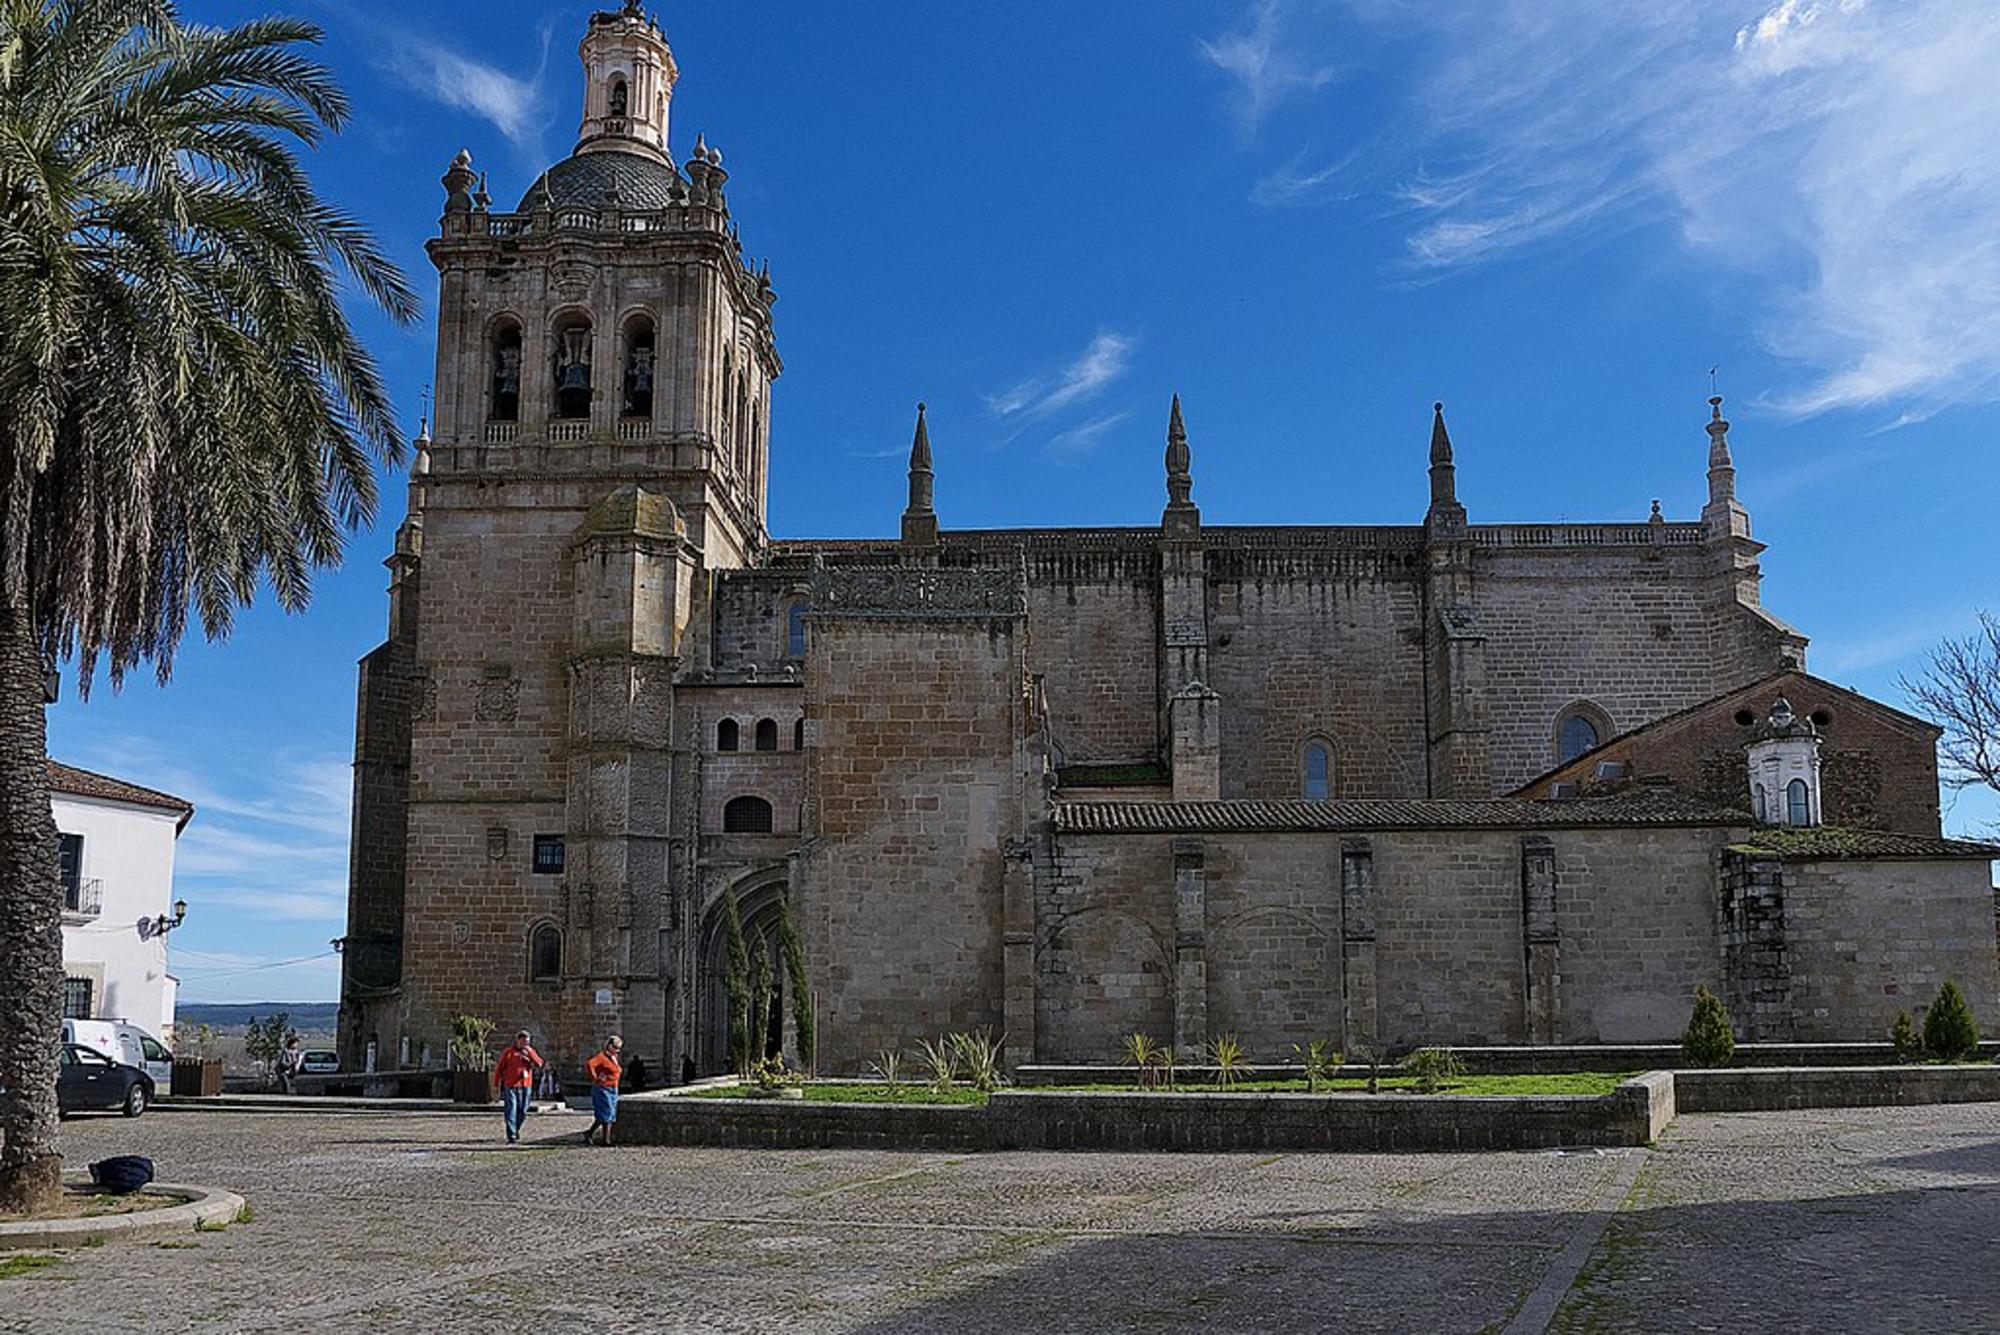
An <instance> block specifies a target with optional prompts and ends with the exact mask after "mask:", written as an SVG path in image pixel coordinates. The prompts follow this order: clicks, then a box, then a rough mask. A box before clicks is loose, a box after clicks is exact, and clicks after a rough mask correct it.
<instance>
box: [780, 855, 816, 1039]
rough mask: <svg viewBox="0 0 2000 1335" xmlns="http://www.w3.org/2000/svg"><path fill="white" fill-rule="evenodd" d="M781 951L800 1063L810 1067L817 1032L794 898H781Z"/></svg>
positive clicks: (788, 896)
mask: <svg viewBox="0 0 2000 1335" xmlns="http://www.w3.org/2000/svg"><path fill="white" fill-rule="evenodd" d="M778 953H779V954H780V955H781V956H783V958H784V964H785V982H786V984H787V985H789V986H790V987H791V989H792V1032H793V1033H794V1034H796V1035H797V1036H798V1045H799V1064H800V1065H801V1066H804V1067H806V1068H807V1069H808V1070H810V1069H811V1068H812V1064H813V1049H814V1047H815V1046H816V1044H817V1041H818V1035H817V1034H816V1033H814V1032H813V1006H812V992H811V991H810V990H809V989H808V988H807V987H806V954H805V948H804V947H803V946H801V945H800V944H799V926H798V924H797V923H796V922H794V921H793V920H792V897H791V896H790V895H786V896H785V897H784V898H783V899H781V900H779V901H778Z"/></svg>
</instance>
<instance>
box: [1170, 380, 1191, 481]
mask: <svg viewBox="0 0 2000 1335" xmlns="http://www.w3.org/2000/svg"><path fill="white" fill-rule="evenodd" d="M1193 464H1194V455H1193V453H1192V452H1191V451H1190V450H1189V449H1188V438H1187V425H1186V424H1185V423H1184V422H1182V421H1181V396H1180V395H1178V394H1176V395H1174V401H1173V406H1172V407H1170V408H1169V409H1168V410H1167V508H1168V509H1169V510H1186V509H1191V508H1193V505H1194V502H1192V501H1190V500H1189V499H1188V496H1189V493H1191V492H1192V491H1193V490H1194V474H1193V472H1192V468H1193Z"/></svg>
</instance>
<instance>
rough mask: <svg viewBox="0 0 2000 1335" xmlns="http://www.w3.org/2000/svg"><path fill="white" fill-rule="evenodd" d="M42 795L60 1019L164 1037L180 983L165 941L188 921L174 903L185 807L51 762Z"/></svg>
mask: <svg viewBox="0 0 2000 1335" xmlns="http://www.w3.org/2000/svg"><path fill="white" fill-rule="evenodd" d="M49 797H50V803H51V805H52V806H53V807H54V809H55V817H56V831H57V835H58V839H59V849H60V857H59V866H60V872H61V876H62V885H63V1015H64V1016H65V1017H67V1018H70V1019H79V1020H82V1019H105V1020H126V1021H129V1022H130V1023H132V1024H135V1025H137V1026H139V1028H141V1029H144V1030H147V1031H148V1032H150V1033H153V1034H156V1035H158V1036H159V1037H161V1038H171V1036H172V1034H173V1027H174V993H175V990H176V988H177V986H178V983H177V980H176V979H175V978H174V976H173V975H172V974H171V973H169V972H168V971H167V934H168V932H169V931H170V930H171V929H172V927H173V926H174V925H177V923H178V921H179V919H180V918H181V917H183V916H185V914H186V909H185V907H184V906H183V907H178V908H177V907H176V904H175V901H174V844H175V841H176V840H177V839H179V838H180V833H181V830H182V829H184V828H185V827H186V826H187V823H188V821H189V819H190V818H191V817H193V815H194V807H193V805H192V804H191V803H189V802H186V801H184V800H182V799H181V798H178V797H174V796H173V795H171V794H169V793H162V792H156V791H154V790H153V789H151V788H141V787H139V786H138V785H137V784H131V783H126V782H124V781H123V780H122V779H113V778H110V777H108V776H106V775H103V774H92V773H91V772H90V771H89V770H81V769H73V768H71V767H70V766H68V765H62V764H58V763H57V762H55V761H53V760H51V761H50V762H49Z"/></svg>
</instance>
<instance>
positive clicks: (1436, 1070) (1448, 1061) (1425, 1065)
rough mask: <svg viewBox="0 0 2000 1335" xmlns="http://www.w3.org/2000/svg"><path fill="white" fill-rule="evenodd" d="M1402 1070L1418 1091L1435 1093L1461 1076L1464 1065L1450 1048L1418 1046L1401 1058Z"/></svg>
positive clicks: (1463, 1072) (1463, 1071)
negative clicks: (1413, 1082) (1414, 1083)
mask: <svg viewBox="0 0 2000 1335" xmlns="http://www.w3.org/2000/svg"><path fill="white" fill-rule="evenodd" d="M1403 1071H1404V1073H1405V1074H1406V1075H1408V1076H1409V1077H1410V1079H1411V1080H1413V1081H1415V1082H1416V1086H1417V1091H1418V1092H1419V1093H1422V1094H1435V1093H1437V1092H1438V1091H1439V1090H1441V1089H1444V1088H1445V1087H1446V1086H1448V1085H1450V1084H1451V1082H1452V1081H1454V1080H1457V1079H1459V1078H1460V1077H1461V1076H1463V1075H1464V1074H1465V1067H1464V1065H1463V1064H1462V1063H1461V1062H1460V1061H1459V1060H1458V1054H1456V1053H1454V1052H1453V1051H1452V1050H1451V1049H1450V1048H1418V1049H1417V1050H1416V1051H1415V1052H1412V1053H1411V1054H1410V1055H1409V1056H1407V1057H1405V1058H1403Z"/></svg>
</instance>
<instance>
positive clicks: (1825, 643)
mask: <svg viewBox="0 0 2000 1335" xmlns="http://www.w3.org/2000/svg"><path fill="white" fill-rule="evenodd" d="M1977 622H1978V616H1977V614H1976V613H1974V612H1973V611H1971V610H1970V609H1968V608H1954V609H1950V610H1935V611H1932V612H1930V613H1928V614H1926V615H1920V616H1914V617H1903V618H1900V619H1897V620H1895V621H1892V622H1890V623H1889V624H1887V625H1877V626H1875V627H1873V628H1871V631H1870V633H1868V634H1865V635H1859V636H1843V635H1838V634H1835V635H1828V636H1823V637H1821V638H1820V639H1819V640H1816V641H1815V642H1814V644H1813V659H1812V664H1813V668H1814V670H1815V671H1818V672H1821V673H1825V674H1840V673H1849V672H1866V671H1868V670H1870V669H1872V668H1879V667H1886V666H1888V665H1889V664H1891V663H1899V662H1902V661H1903V660H1905V659H1911V658H1914V657H1915V656H1916V655H1917V654H1920V653H1922V652H1923V651H1925V650H1927V649H1930V648H1932V647H1933V646H1935V645H1936V644H1938V642H1939V641H1941V640H1944V639H1946V638H1948V637H1950V636H1954V635H1961V634H1963V633H1965V631H1966V630H1967V629H1968V628H1971V627H1974V626H1976V625H1977Z"/></svg>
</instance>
